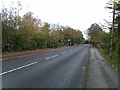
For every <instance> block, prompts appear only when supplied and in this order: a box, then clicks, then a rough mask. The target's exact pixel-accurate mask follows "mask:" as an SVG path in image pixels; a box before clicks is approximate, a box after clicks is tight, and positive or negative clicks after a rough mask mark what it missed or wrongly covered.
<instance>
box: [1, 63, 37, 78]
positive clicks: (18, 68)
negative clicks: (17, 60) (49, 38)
mask: <svg viewBox="0 0 120 90" xmlns="http://www.w3.org/2000/svg"><path fill="white" fill-rule="evenodd" d="M36 63H38V62H33V63H30V64H27V65H24V66H21V67H18V68H15V69H12V70H9V71H6V72H3V73H0V76H1V75H4V74H7V73H10V72H13V71H16V70H19V69H22V68H25V67H28V66H31V65H33V64H36Z"/></svg>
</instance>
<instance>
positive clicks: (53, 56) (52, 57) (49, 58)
mask: <svg viewBox="0 0 120 90" xmlns="http://www.w3.org/2000/svg"><path fill="white" fill-rule="evenodd" d="M57 56H58V55H54V56H51V57H48V58H46V59H52V58H55V57H57Z"/></svg>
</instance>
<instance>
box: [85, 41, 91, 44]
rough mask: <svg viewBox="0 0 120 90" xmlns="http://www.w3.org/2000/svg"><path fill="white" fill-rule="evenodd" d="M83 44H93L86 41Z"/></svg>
mask: <svg viewBox="0 0 120 90" xmlns="http://www.w3.org/2000/svg"><path fill="white" fill-rule="evenodd" d="M83 44H91V41H89V40H85V41H83Z"/></svg>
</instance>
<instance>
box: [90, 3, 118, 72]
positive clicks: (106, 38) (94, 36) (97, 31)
mask: <svg viewBox="0 0 120 90" xmlns="http://www.w3.org/2000/svg"><path fill="white" fill-rule="evenodd" d="M111 5H112V6H113V3H112V4H111V3H108V5H107V8H108V9H112V10H113V7H112V6H111ZM114 5H115V6H114V7H115V8H114V9H115V13H114V14H115V18H114V25H111V24H110V27H107V28H109V30H110V32H108V33H106V32H104V31H103V28H106V26H104V25H103V26H102V27H101V26H99V25H98V24H96V23H95V24H92V25H91V27H90V28H88V36H89V40H90V41H91V42H92V44H93V46H95V47H97V48H99V49H101V50H100V51H101V53H102V54H103V55H104V56H105V58H106V59H108V60H109V62H110V63H111V64H112V65H113V66H114V67H115V68H116V69H117V70H118V71H120V1H116V2H114ZM108 24H109V23H108ZM112 30H113V31H112ZM111 41H112V42H111ZM111 43H112V44H111ZM111 47H112V54H113V55H112V57H111V52H110V49H111Z"/></svg>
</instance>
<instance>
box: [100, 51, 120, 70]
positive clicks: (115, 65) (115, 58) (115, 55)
mask: <svg viewBox="0 0 120 90" xmlns="http://www.w3.org/2000/svg"><path fill="white" fill-rule="evenodd" d="M99 52H100V53H101V54H102V55H103V57H104V58H105V59H106V60H108V61H109V62H110V64H112V66H113V68H114V69H117V70H118V72H120V71H119V70H120V67H119V66H118V53H117V51H114V53H113V59H112V60H110V59H109V53H108V52H107V51H105V50H104V49H101V50H99Z"/></svg>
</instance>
